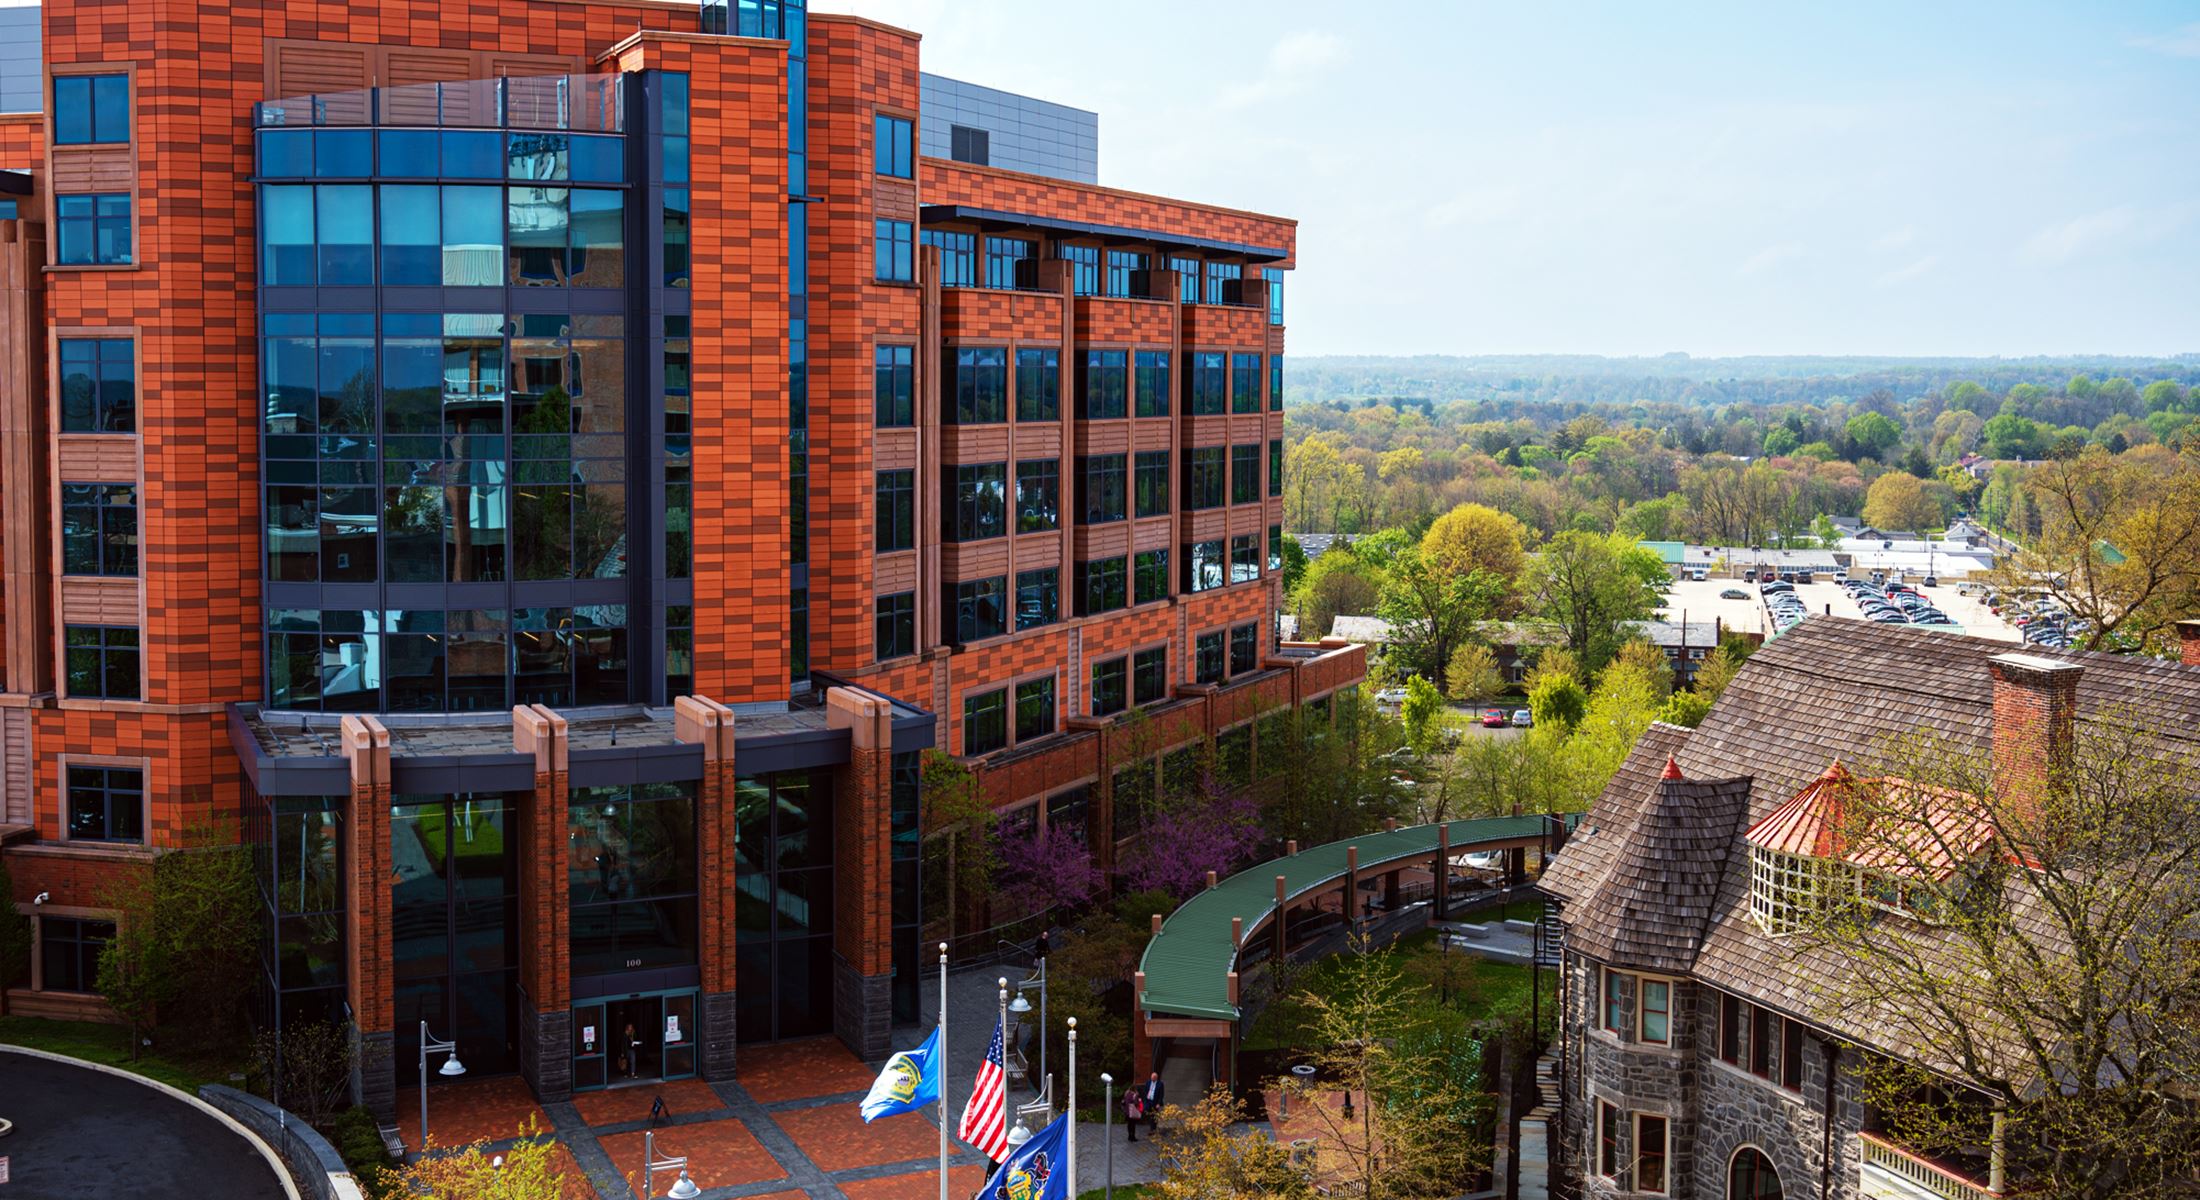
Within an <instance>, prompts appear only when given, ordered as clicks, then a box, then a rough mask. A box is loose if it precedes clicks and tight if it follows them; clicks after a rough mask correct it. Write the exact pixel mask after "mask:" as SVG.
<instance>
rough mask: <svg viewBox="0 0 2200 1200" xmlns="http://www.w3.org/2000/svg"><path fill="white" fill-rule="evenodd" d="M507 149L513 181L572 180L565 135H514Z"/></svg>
mask: <svg viewBox="0 0 2200 1200" xmlns="http://www.w3.org/2000/svg"><path fill="white" fill-rule="evenodd" d="M510 136H511V139H512V140H511V142H510V143H509V144H508V145H507V146H506V149H505V168H506V171H507V173H508V174H509V175H510V176H511V177H512V178H513V179H532V180H557V179H567V178H570V177H571V169H570V166H569V158H568V151H567V149H566V135H565V134H562V133H515V134H512V135H510Z"/></svg>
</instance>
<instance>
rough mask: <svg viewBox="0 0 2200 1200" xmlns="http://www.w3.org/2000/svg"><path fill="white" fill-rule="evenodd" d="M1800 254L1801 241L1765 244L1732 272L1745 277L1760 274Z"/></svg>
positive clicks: (1801, 251) (1801, 253) (1801, 252)
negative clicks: (1772, 244)
mask: <svg viewBox="0 0 2200 1200" xmlns="http://www.w3.org/2000/svg"><path fill="white" fill-rule="evenodd" d="M1802 256H1803V243H1801V242H1781V243H1780V244H1779V245H1777V246H1767V247H1765V248H1764V249H1762V250H1759V251H1758V252H1757V253H1755V254H1752V255H1750V256H1749V257H1748V258H1746V259H1744V260H1742V265H1741V266H1739V267H1736V268H1735V269H1734V273H1735V274H1736V275H1739V276H1741V277H1743V278H1745V279H1746V278H1748V277H1749V276H1752V275H1762V274H1764V273H1765V272H1767V271H1769V270H1771V269H1773V268H1774V267H1777V266H1779V265H1780V264H1781V263H1784V262H1789V261H1792V260H1794V259H1798V258H1801V257H1802Z"/></svg>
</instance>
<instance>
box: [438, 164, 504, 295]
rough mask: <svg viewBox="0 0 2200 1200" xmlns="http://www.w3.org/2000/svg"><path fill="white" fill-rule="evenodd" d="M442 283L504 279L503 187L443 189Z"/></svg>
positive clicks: (484, 283) (468, 284) (475, 283)
mask: <svg viewBox="0 0 2200 1200" xmlns="http://www.w3.org/2000/svg"><path fill="white" fill-rule="evenodd" d="M443 282H444V284H445V285H446V286H450V287H495V286H497V285H498V284H501V283H502V282H504V189H503V188H500V187H446V188H444V189H443Z"/></svg>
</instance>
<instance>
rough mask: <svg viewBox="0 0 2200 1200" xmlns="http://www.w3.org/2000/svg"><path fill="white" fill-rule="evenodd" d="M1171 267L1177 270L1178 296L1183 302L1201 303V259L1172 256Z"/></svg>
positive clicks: (1179, 300)
mask: <svg viewBox="0 0 2200 1200" xmlns="http://www.w3.org/2000/svg"><path fill="white" fill-rule="evenodd" d="M1169 269H1170V270H1172V271H1174V272H1176V298H1177V300H1178V302H1180V303H1183V304H1197V303H1199V260H1198V259H1196V258H1171V259H1170V260H1169Z"/></svg>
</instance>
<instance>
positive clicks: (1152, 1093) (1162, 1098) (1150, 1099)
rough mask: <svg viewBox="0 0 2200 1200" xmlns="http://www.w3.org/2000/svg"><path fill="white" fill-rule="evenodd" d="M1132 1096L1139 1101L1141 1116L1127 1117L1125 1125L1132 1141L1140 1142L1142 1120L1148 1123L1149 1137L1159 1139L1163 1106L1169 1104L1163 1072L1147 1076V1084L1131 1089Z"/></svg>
mask: <svg viewBox="0 0 2200 1200" xmlns="http://www.w3.org/2000/svg"><path fill="white" fill-rule="evenodd" d="M1131 1095H1132V1096H1133V1097H1135V1098H1136V1099H1137V1102H1138V1113H1139V1115H1138V1116H1135V1117H1134V1116H1130V1115H1128V1114H1126V1115H1125V1118H1124V1121H1123V1124H1124V1125H1125V1126H1127V1127H1128V1128H1129V1129H1130V1131H1131V1138H1130V1140H1132V1141H1134V1142H1135V1141H1137V1140H1138V1122H1139V1121H1140V1120H1144V1121H1145V1122H1146V1133H1147V1134H1148V1136H1152V1137H1159V1136H1160V1134H1161V1106H1162V1105H1163V1104H1164V1103H1166V1102H1167V1100H1166V1097H1167V1095H1168V1093H1167V1092H1166V1091H1165V1090H1164V1089H1163V1088H1162V1086H1161V1072H1159V1071H1155V1072H1153V1073H1151V1074H1149V1075H1147V1076H1146V1082H1144V1083H1142V1084H1139V1085H1138V1086H1137V1087H1134V1088H1132V1089H1131Z"/></svg>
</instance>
